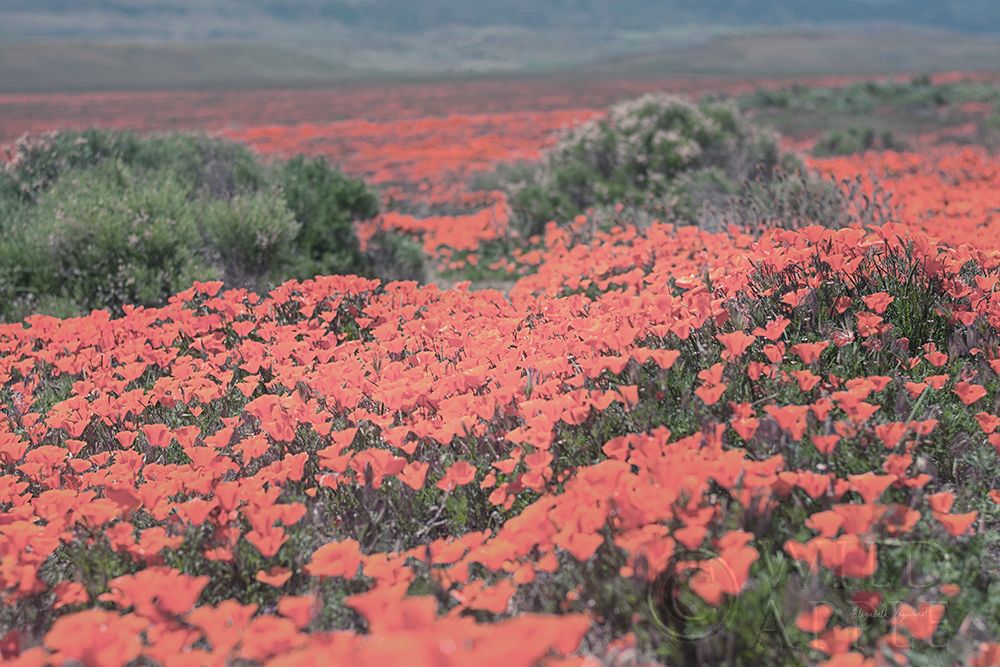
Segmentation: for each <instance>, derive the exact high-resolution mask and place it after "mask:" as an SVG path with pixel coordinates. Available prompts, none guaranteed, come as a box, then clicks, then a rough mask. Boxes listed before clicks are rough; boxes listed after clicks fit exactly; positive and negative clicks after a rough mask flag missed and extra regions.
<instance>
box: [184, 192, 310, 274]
mask: <svg viewBox="0 0 1000 667" xmlns="http://www.w3.org/2000/svg"><path fill="white" fill-rule="evenodd" d="M199 215H200V217H201V219H202V225H203V229H204V233H205V237H206V238H207V239H208V241H209V245H210V247H212V248H213V249H214V250H215V253H216V254H217V257H218V259H219V261H220V263H221V266H222V271H223V275H225V276H226V278H227V282H228V283H230V284H232V285H233V286H238V285H249V286H253V285H254V284H255V283H256V282H258V281H259V280H260V278H261V277H263V276H269V275H270V274H272V273H275V272H278V271H281V269H282V267H285V266H287V265H288V264H289V263H290V262H291V261H292V260H293V257H294V256H295V254H296V251H297V250H300V248H301V245H300V244H299V243H298V241H299V239H298V238H297V234H298V233H299V223H298V222H296V220H295V217H294V216H293V215H292V212H291V211H289V210H288V207H287V206H286V204H285V201H284V200H283V199H282V197H281V193H280V192H276V191H274V190H270V191H259V192H248V193H244V194H239V195H236V196H235V197H233V198H232V199H229V200H218V199H217V200H212V201H211V202H209V203H206V204H205V205H203V206H202V207H201V209H200V210H199Z"/></svg>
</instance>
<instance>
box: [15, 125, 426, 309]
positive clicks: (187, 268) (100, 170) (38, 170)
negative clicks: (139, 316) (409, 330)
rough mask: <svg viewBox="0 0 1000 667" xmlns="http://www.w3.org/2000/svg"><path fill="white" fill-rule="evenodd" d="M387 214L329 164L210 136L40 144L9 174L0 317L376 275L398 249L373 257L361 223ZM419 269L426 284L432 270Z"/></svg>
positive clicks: (24, 150)
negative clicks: (193, 287)
mask: <svg viewBox="0 0 1000 667" xmlns="http://www.w3.org/2000/svg"><path fill="white" fill-rule="evenodd" d="M378 209H379V206H378V199H377V197H376V195H375V193H374V192H373V191H372V190H371V189H369V188H368V187H367V186H366V185H365V183H364V182H363V181H360V180H358V179H353V178H350V177H347V176H345V175H344V174H342V173H340V172H339V171H337V170H336V169H334V168H333V167H332V166H331V165H330V164H329V163H327V161H326V160H325V159H323V158H305V157H301V156H300V157H296V158H294V159H292V160H290V161H288V162H282V163H278V164H275V165H265V164H263V163H262V162H261V161H260V160H259V159H258V158H257V157H256V156H255V155H254V154H253V153H252V152H251V151H250V150H249V149H248V148H247V147H245V146H243V145H241V144H238V143H234V142H228V141H224V140H220V139H213V138H209V137H206V136H200V135H184V134H173V135H166V136H157V137H141V136H139V135H137V134H133V133H129V132H108V131H98V130H88V131H85V132H61V133H57V134H53V135H46V136H42V137H34V138H28V139H25V140H22V141H21V142H20V143H19V144H18V145H17V146H16V148H15V151H14V156H13V159H12V160H11V161H10V162H9V163H8V164H7V165H6V166H5V167H4V169H3V171H2V172H0V315H2V316H3V317H5V318H8V319H11V318H18V317H22V316H24V315H26V314H28V313H33V312H44V313H52V314H57V315H71V314H75V313H80V312H85V311H88V310H91V309H94V308H109V309H111V310H112V311H115V312H120V310H121V308H122V307H123V306H125V305H126V304H138V305H157V304H161V303H163V302H164V301H165V300H166V299H167V298H168V297H169V296H170V295H171V294H173V293H175V292H178V291H181V290H183V289H186V288H187V287H188V286H190V284H191V282H192V281H194V280H214V279H221V280H224V281H225V282H226V283H227V285H229V286H240V287H249V288H253V289H261V288H264V287H266V286H267V285H268V284H271V283H273V282H277V281H280V280H283V279H286V278H308V277H312V276H314V275H317V274H332V273H357V274H362V275H372V274H373V273H375V271H376V267H375V264H376V263H379V264H384V263H385V262H387V261H390V262H391V261H392V259H393V257H394V256H395V255H394V252H393V250H392V248H394V247H395V246H398V245H399V243H395V244H393V243H392V241H393V240H392V239H381V241H380V243H381V244H382V245H378V244H376V245H375V246H374V247H373V248H372V249H371V251H370V252H362V250H361V248H360V245H359V243H358V239H357V237H356V235H355V232H354V227H353V222H354V221H356V220H362V219H367V218H371V217H372V216H374V215H376V214H377V213H378ZM380 238H381V237H380ZM382 246H385V247H382ZM390 246H391V247H390ZM376 255H377V257H376ZM407 259H408V261H409V258H407ZM411 263H412V262H411ZM408 271H409V273H408V275H416V276H417V277H422V267H421V268H420V270H414V269H412V268H411V269H408Z"/></svg>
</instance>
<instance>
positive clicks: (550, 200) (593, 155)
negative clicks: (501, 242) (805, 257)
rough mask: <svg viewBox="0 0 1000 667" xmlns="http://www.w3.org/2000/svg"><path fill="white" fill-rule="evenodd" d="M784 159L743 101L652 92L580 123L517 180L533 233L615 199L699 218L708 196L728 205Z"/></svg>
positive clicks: (521, 217)
mask: <svg viewBox="0 0 1000 667" xmlns="http://www.w3.org/2000/svg"><path fill="white" fill-rule="evenodd" d="M781 162H782V159H781V156H780V155H779V151H778V143H777V139H776V137H775V136H774V135H772V134H770V133H768V132H764V131H761V130H760V129H759V128H757V127H755V126H754V125H753V124H751V123H750V122H748V121H747V120H746V119H745V118H743V117H742V116H741V115H740V113H739V111H738V110H737V109H736V107H735V106H732V105H730V104H726V103H719V102H709V103H703V104H701V105H696V104H693V103H691V102H688V101H686V100H684V99H682V98H678V97H674V96H670V95H646V96H644V97H641V98H638V99H636V100H632V101H628V102H624V103H622V104H619V105H617V106H614V107H612V108H611V110H610V111H609V113H608V116H607V118H605V119H602V120H598V121H594V122H591V123H588V124H585V125H583V126H581V127H579V128H577V129H576V130H574V131H573V132H571V133H570V134H569V135H567V136H566V137H565V139H564V140H563V141H562V142H561V143H560V144H559V145H558V146H556V147H555V148H554V149H553V150H552V151H550V152H549V154H548V156H547V159H546V161H545V162H544V164H543V165H541V166H539V167H538V168H536V169H535V170H533V171H532V172H530V173H528V174H527V175H524V176H522V177H521V178H520V179H517V180H515V181H513V182H512V183H511V184H510V185H509V187H508V189H509V190H510V193H511V197H510V202H511V208H512V211H513V214H514V225H515V227H516V229H517V231H519V232H520V233H521V235H522V236H525V237H529V236H532V235H534V234H537V233H539V232H540V231H542V229H543V228H544V225H545V224H546V223H547V222H548V221H550V220H556V221H559V222H567V221H569V220H571V219H572V218H573V217H574V216H576V215H578V214H580V213H582V212H583V211H584V210H586V209H588V208H591V207H597V206H611V205H616V204H621V205H625V206H628V207H635V208H638V209H641V210H644V211H648V212H650V213H651V214H653V215H667V214H669V215H671V216H673V217H677V218H679V219H681V220H683V221H686V222H696V220H697V217H698V214H699V213H700V209H701V207H702V206H703V205H704V204H709V205H712V204H720V203H721V202H723V201H725V200H726V198H727V197H729V196H731V195H732V194H734V193H736V192H738V191H739V190H740V188H741V187H742V185H741V184H743V183H745V182H747V181H750V180H752V179H754V178H758V179H764V180H768V179H770V178H772V177H773V176H774V174H775V173H777V171H778V169H779V166H781ZM512 173H513V174H517V172H512Z"/></svg>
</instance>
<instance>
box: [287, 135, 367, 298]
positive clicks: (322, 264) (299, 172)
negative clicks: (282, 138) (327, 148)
mask: <svg viewBox="0 0 1000 667" xmlns="http://www.w3.org/2000/svg"><path fill="white" fill-rule="evenodd" d="M276 176H277V180H278V182H279V183H280V185H281V188H282V190H283V191H284V195H285V201H286V202H287V203H288V208H289V210H290V211H291V212H292V213H293V214H294V216H295V219H296V220H298V221H299V223H300V224H301V225H302V228H301V230H300V231H299V236H298V241H297V244H298V247H299V254H300V257H299V259H298V261H297V262H296V265H295V268H294V274H295V276H296V277H298V278H307V277H311V276H314V275H316V274H326V273H344V272H354V273H363V272H364V270H365V261H364V257H363V256H362V254H361V249H360V247H359V245H358V239H357V237H356V236H355V235H354V229H353V227H352V226H351V224H352V223H353V222H354V221H355V220H362V219H366V218H371V217H373V216H374V215H375V214H376V213H378V200H377V199H376V198H375V195H374V194H373V193H372V192H371V190H369V189H368V188H367V187H366V186H365V184H364V182H363V181H361V180H358V179H353V178H348V177H347V176H344V175H343V174H341V173H340V172H338V171H335V170H334V169H332V168H331V167H330V165H329V164H328V163H327V161H326V159H325V158H323V157H317V158H312V159H309V158H306V157H304V156H301V155H300V156H297V157H295V158H293V159H291V160H289V161H288V162H287V163H285V164H283V165H281V166H280V167H279V168H278V169H277V170H276Z"/></svg>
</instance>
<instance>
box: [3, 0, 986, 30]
mask: <svg viewBox="0 0 1000 667" xmlns="http://www.w3.org/2000/svg"><path fill="white" fill-rule="evenodd" d="M70 14H72V15H75V16H80V17H82V20H80V21H76V22H74V23H66V22H63V21H60V20H59V17H65V16H67V15H70ZM46 18H51V19H53V20H52V21H51V22H47V21H46ZM0 19H2V20H0V23H7V24H8V27H7V28H6V29H3V28H0V30H2V34H3V35H4V36H5V37H7V38H11V37H15V38H16V37H58V38H90V37H99V38H119V39H125V38H129V39H131V38H148V37H158V36H163V34H164V31H165V30H167V29H169V28H170V26H172V25H176V24H178V23H184V24H185V27H186V28H187V29H188V30H190V31H192V34H190V35H188V36H190V37H192V38H213V37H229V38H233V37H246V38H260V37H265V38H266V37H273V36H274V35H273V34H272V33H280V32H282V31H285V30H287V29H290V28H291V29H295V30H300V29H301V30H305V31H307V32H312V31H319V30H323V29H328V28H329V27H330V26H333V25H337V26H342V27H353V28H356V29H365V30H372V31H377V32H384V33H389V34H391V33H404V32H410V33H412V32H414V31H426V30H431V29H436V28H445V27H457V26H469V27H477V28H482V27H490V26H496V27H519V28H530V29H554V30H562V29H573V28H586V29H588V30H613V31H619V30H634V31H640V32H642V31H648V30H650V29H655V28H661V27H664V26H676V25H680V24H702V25H704V24H711V25H720V24H721V25H729V26H748V27H750V26H788V25H803V24H806V25H808V24H812V25H829V24H842V23H853V22H858V21H871V20H876V21H892V22H898V23H907V24H911V25H923V26H931V27H935V28H948V29H953V30H961V31H967V32H977V33H1000V3H998V2H997V1H996V0H837V1H836V2H820V1H817V0H654V1H651V0H615V1H610V0H545V1H542V2H540V1H539V0H490V1H489V2H477V1H472V2H470V1H469V0H297V1H296V0H5V2H3V4H2V5H0ZM18 32H19V33H20V34H17V33H18ZM12 33H13V34H12Z"/></svg>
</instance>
